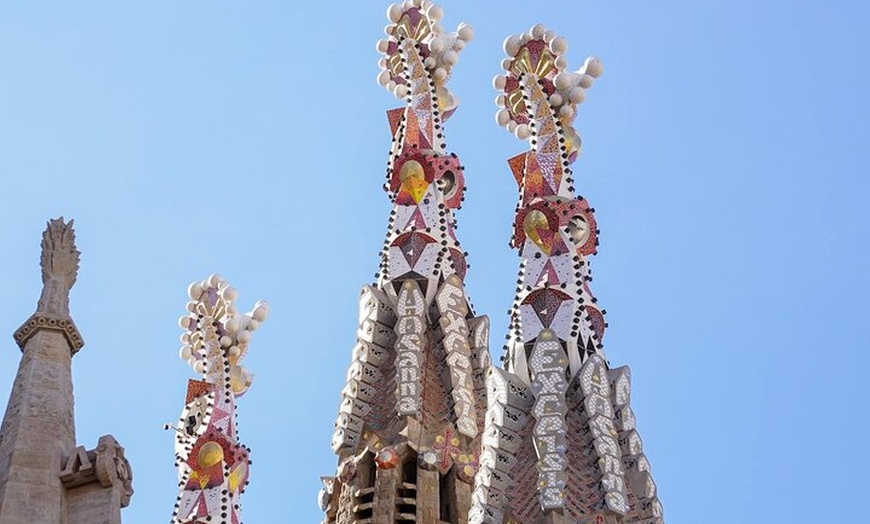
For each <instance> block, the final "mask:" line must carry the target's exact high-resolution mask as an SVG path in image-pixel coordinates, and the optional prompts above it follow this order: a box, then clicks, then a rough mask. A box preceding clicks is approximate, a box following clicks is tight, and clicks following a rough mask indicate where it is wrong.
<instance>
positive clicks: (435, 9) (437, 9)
mask: <svg viewBox="0 0 870 524" xmlns="http://www.w3.org/2000/svg"><path fill="white" fill-rule="evenodd" d="M426 14H427V15H429V19H430V20H432V21H434V22H437V21H438V20H441V19H442V18H444V9H442V8H441V6H439V5H435V4H432V6H431V7H430V8H429V10H428V11H426Z"/></svg>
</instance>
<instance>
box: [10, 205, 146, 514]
mask: <svg viewBox="0 0 870 524" xmlns="http://www.w3.org/2000/svg"><path fill="white" fill-rule="evenodd" d="M78 264H79V252H78V250H76V246H75V232H74V230H73V222H72V220H70V221H69V222H64V220H63V219H62V218H59V219H56V220H51V221H49V223H48V227H47V228H46V230H45V232H44V233H43V237H42V258H41V265H42V282H43V289H42V294H41V296H40V299H39V303H38V305H37V309H36V312H35V313H34V314H33V315H32V316H31V317H30V318H29V319H28V320H27V321H26V322H25V323H24V324H23V325H22V326H21V327H20V328H19V329H18V330H17V331H16V332H15V335H14V338H15V341H16V342H17V343H18V346H19V347H20V348H21V351H22V356H21V362H20V364H19V366H18V374H17V375H16V377H15V382H14V384H13V386H12V392H11V394H10V396H9V403H8V405H7V407H6V414H5V415H4V417H3V425H2V428H0V524H19V523H25V522H26V523H40V524H61V523H63V524H85V523H93V522H106V523H113V524H114V523H120V521H121V516H120V510H121V508H122V507H124V506H126V505H127V504H128V503H129V501H130V496H131V495H132V493H133V490H132V484H131V476H132V472H131V470H130V467H129V464H128V463H127V461H126V459H125V458H124V448H122V447H121V446H120V445H119V444H118V443H117V441H115V439H114V438H112V436H110V435H106V436H103V437H101V438H100V439H99V442H98V445H97V447H96V448H95V449H92V450H87V449H85V448H84V447H83V446H78V447H76V445H75V422H74V418H73V391H72V372H71V364H72V356H73V355H74V354H75V353H76V352H77V351H78V350H80V349H81V348H82V346H83V345H84V342H83V340H82V337H81V335H80V334H79V331H78V329H77V328H76V326H75V324H74V323H73V320H72V318H71V317H70V313H69V292H70V289H71V288H72V286H73V285H74V284H75V281H76V275H77V272H78Z"/></svg>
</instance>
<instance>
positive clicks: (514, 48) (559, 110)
mask: <svg viewBox="0 0 870 524" xmlns="http://www.w3.org/2000/svg"><path fill="white" fill-rule="evenodd" d="M531 40H543V41H544V42H545V43H546V44H547V47H548V48H549V50H550V53H551V54H552V55H553V56H554V57H555V58H554V63H555V66H556V69H557V70H558V71H559V72H558V73H557V74H556V76H555V77H554V78H553V84H554V86H555V88H556V89H555V91H554V92H553V94H551V95H550V99H549V102H550V106H552V108H553V110H554V111H555V112H556V114H557V116H558V117H559V118H562V119H566V120H568V119H571V118H572V117H573V116H574V111H575V109H574V108H575V107H576V106H577V104H580V103H582V102H583V101H584V100H585V99H586V89H588V88H590V87H592V83H593V82H594V80H595V79H596V78H598V77H599V76H601V74H602V73H603V72H604V67H603V66H602V65H601V61H600V60H598V59H597V58H595V57H589V58H587V59H586V62H585V63H584V64H583V67H581V68H580V69H578V70H577V71H574V72H571V71H565V68H567V67H568V61H567V59H566V58H565V51H567V50H568V44H567V42H565V39H564V38H562V37H560V36H557V35H556V33H554V32H553V31H550V30H547V29H546V28H545V27H544V26H542V25H541V24H537V25H535V26H533V27H532V28H531V29H529V30H528V31H527V32H525V33H522V34H520V35H513V36H509V37H507V39H505V41H504V51H505V53H507V55H508V56H507V58H505V59H504V60H503V61H502V64H501V65H502V69H504V70H505V71H507V72H510V70H511V66H512V65H513V62H514V58H515V57H516V55H517V53H519V52H520V49H521V48H522V46H523V45H525V44H526V43H528V42H529V41H531ZM492 85H493V87H495V89H496V90H497V91H499V95H498V96H497V97H496V99H495V103H496V105H497V106H498V107H499V108H500V109H499V110H498V111H497V112H496V114H495V120H496V122H497V123H498V125H500V126H502V127H504V128H507V130H508V131H509V132H511V133H513V134H515V135H516V136H517V138H519V139H520V140H526V139H528V138H529V137H530V136H531V134H532V130H531V128H530V127H529V125H528V124H518V123H517V122H515V121H514V120H513V119H512V118H511V115H510V112H509V111H508V109H507V100H506V98H505V94H504V88H505V85H507V77H506V76H505V75H497V76H496V77H495V78H493V81H492Z"/></svg>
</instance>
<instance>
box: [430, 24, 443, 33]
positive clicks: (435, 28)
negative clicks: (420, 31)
mask: <svg viewBox="0 0 870 524" xmlns="http://www.w3.org/2000/svg"><path fill="white" fill-rule="evenodd" d="M443 33H444V26H442V25H441V24H440V23H439V22H435V23H434V24H432V34H433V35H440V34H443Z"/></svg>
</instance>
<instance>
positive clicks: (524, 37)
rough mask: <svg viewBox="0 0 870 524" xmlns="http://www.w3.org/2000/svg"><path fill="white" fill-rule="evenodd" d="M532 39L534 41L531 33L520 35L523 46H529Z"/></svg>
mask: <svg viewBox="0 0 870 524" xmlns="http://www.w3.org/2000/svg"><path fill="white" fill-rule="evenodd" d="M531 39H532V35H530V34H529V33H523V34H521V35H520V42H521V43H522V44H528V43H529V40H531Z"/></svg>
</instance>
